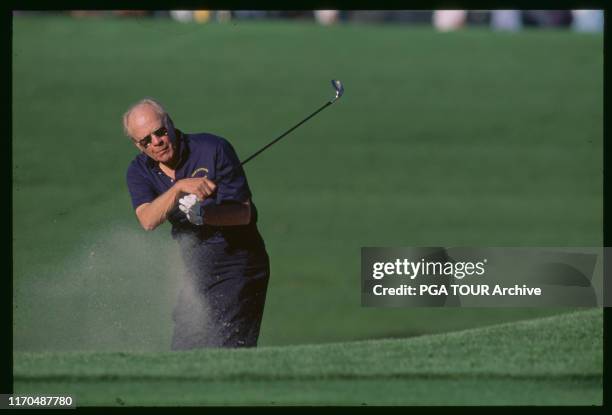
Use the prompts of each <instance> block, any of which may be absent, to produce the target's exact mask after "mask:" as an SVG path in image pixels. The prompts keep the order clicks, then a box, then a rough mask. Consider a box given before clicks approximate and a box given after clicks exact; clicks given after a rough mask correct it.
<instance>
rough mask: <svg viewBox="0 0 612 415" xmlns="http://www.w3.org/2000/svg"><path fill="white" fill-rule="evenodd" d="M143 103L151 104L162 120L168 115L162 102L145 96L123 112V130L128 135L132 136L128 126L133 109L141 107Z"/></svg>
mask: <svg viewBox="0 0 612 415" xmlns="http://www.w3.org/2000/svg"><path fill="white" fill-rule="evenodd" d="M142 105H148V106H150V107H151V108H152V109H153V111H155V113H156V114H157V115H158V116H159V118H160V119H162V120H163V119H164V118H165V117H166V116H167V115H168V113H167V112H166V110H165V109H164V107H163V106H162V104H160V103H159V102H158V101H157V100H155V99H153V98H143V99H141V100H140V101H138V102H137V103H135V104H133V105H131V106H130V107H129V108H128V110H127V111H126V112H125V114H123V132H124V133H125V135H126V136H128V137H131V134H130V130H129V128H128V121H129V118H130V115H132V111H134V110H135V109H136V108H138V107H140V106H142Z"/></svg>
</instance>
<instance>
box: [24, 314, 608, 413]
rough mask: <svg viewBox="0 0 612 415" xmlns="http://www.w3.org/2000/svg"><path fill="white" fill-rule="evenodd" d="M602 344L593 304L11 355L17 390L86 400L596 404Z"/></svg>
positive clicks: (131, 402) (104, 402) (599, 317)
mask: <svg viewBox="0 0 612 415" xmlns="http://www.w3.org/2000/svg"><path fill="white" fill-rule="evenodd" d="M602 346H603V345H602V312H601V310H589V311H582V312H576V313H569V314H564V315H561V316H555V317H549V318H543V319H535V320H530V321H524V322H517V323H507V324H502V325H496V326H491V327H487V328H479V329H472V330H466V331H459V332H451V333H445V334H439V335H430V336H420V337H414V338H410V339H385V340H368V341H360V342H349V343H332V344H324V345H302V346H290V347H262V348H259V349H242V350H218V349H210V350H198V351H188V352H180V353H16V354H15V359H14V378H15V391H16V392H17V393H24V394H25V393H34V392H36V391H39V392H40V391H43V390H44V391H46V393H55V392H60V391H61V392H62V393H72V394H74V395H75V398H76V399H77V402H78V404H79V405H117V404H122V403H123V404H125V405H174V404H181V405H185V404H187V405H206V404H234V405H240V404H285V405H292V404H336V405H337V404H353V405H356V404H357V405H359V404H368V405H374V404H416V405H425V404H451V405H452V404H471V405H479V404H514V405H542V404H555V405H559V404H571V405H601V400H602V383H601V382H602V379H601V377H602V364H603V348H602ZM152 390H155V393H151V391H152ZM434 391H435V392H434Z"/></svg>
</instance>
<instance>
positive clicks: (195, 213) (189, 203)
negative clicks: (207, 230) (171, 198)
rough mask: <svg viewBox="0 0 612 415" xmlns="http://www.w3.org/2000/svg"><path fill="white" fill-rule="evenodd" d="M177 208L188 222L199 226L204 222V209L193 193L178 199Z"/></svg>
mask: <svg viewBox="0 0 612 415" xmlns="http://www.w3.org/2000/svg"><path fill="white" fill-rule="evenodd" d="M179 209H180V210H181V212H183V213H185V215H186V216H187V219H188V220H189V222H191V223H193V224H194V225H198V226H201V225H203V224H204V211H203V209H202V204H201V203H200V201H199V200H198V198H197V197H196V195H194V194H189V195H187V196H184V197H182V198H180V199H179Z"/></svg>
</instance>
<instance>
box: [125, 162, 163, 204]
mask: <svg viewBox="0 0 612 415" xmlns="http://www.w3.org/2000/svg"><path fill="white" fill-rule="evenodd" d="M126 181H127V186H128V190H129V191H130V197H131V198H132V207H133V208H134V209H136V208H137V207H138V206H140V205H142V204H143V203H149V202H152V201H154V200H155V198H156V197H157V196H158V194H157V192H156V191H155V189H154V188H153V186H152V185H151V183H150V182H149V181H148V180H147V178H146V177H145V176H144V175H143V174H142V172H141V171H140V169H139V168H138V165H136V164H134V163H132V164H130V167H128V170H127V174H126Z"/></svg>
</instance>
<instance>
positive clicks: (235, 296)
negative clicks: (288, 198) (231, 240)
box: [172, 240, 270, 350]
mask: <svg viewBox="0 0 612 415" xmlns="http://www.w3.org/2000/svg"><path fill="white" fill-rule="evenodd" d="M181 251H182V252H183V259H184V261H185V265H186V275H185V276H184V281H183V287H182V289H181V291H180V293H179V298H178V301H177V304H176V306H175V308H174V312H173V319H174V334H173V338H172V350H187V349H196V348H205V347H255V346H257V339H258V337H259V330H260V327H261V318H262V315H263V311H264V304H265V300H266V290H267V287H268V279H269V276H270V263H269V259H268V254H267V253H266V250H265V247H264V246H263V243H262V244H255V245H253V246H231V245H230V244H226V243H218V244H208V245H207V244H204V243H201V242H198V241H194V240H192V241H181Z"/></svg>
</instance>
